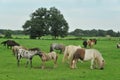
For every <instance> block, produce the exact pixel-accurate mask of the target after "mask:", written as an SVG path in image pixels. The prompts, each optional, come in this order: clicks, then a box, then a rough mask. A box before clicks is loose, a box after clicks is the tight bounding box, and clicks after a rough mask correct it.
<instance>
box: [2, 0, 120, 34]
mask: <svg viewBox="0 0 120 80" xmlns="http://www.w3.org/2000/svg"><path fill="white" fill-rule="evenodd" d="M41 7H45V8H50V7H56V8H57V9H59V10H60V11H61V13H62V14H63V15H64V17H65V19H66V20H67V22H68V24H69V27H70V28H69V31H73V30H74V29H76V28H79V29H83V30H92V29H103V30H110V29H112V30H114V31H116V32H117V31H120V0H0V29H12V30H22V25H23V24H24V23H25V21H26V20H28V19H30V14H31V13H33V12H34V11H35V10H37V9H38V8H41Z"/></svg>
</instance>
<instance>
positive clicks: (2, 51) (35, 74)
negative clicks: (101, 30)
mask: <svg viewBox="0 0 120 80" xmlns="http://www.w3.org/2000/svg"><path fill="white" fill-rule="evenodd" d="M4 40H6V39H0V42H2V41H4ZM14 40H15V41H16V42H18V43H20V44H21V45H23V46H25V47H27V48H33V47H38V48H40V49H41V50H42V51H45V52H49V45H50V44H51V43H53V42H56V43H63V44H65V45H70V44H72V45H81V46H82V40H30V39H14ZM118 40H119V39H116V38H115V39H114V38H112V39H107V40H105V39H99V40H98V43H97V45H95V46H94V48H96V49H98V50H99V51H100V52H101V53H102V55H103V57H104V59H105V69H104V70H98V69H96V70H91V69H90V68H89V67H90V62H84V63H80V62H78V63H77V67H78V68H77V69H70V68H69V65H68V64H66V63H62V57H63V54H59V53H58V56H59V58H58V63H57V64H58V66H57V68H53V61H48V62H46V65H45V66H46V68H45V69H41V68H40V66H41V59H40V58H39V56H35V57H34V58H33V68H30V66H29V65H28V67H27V68H26V67H25V63H26V59H22V60H21V63H20V67H18V66H17V61H16V58H15V57H14V56H13V55H12V51H11V50H10V49H7V48H6V47H4V46H2V45H0V80H83V79H84V80H120V49H117V48H116V43H117V42H119V41H118ZM82 47H83V46H82ZM56 52H59V51H56Z"/></svg>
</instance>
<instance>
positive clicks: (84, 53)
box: [71, 48, 105, 70]
mask: <svg viewBox="0 0 120 80" xmlns="http://www.w3.org/2000/svg"><path fill="white" fill-rule="evenodd" d="M78 59H80V60H82V61H89V60H91V66H90V68H91V69H94V68H99V69H101V70H102V69H104V62H105V61H104V59H103V57H102V55H101V53H100V52H99V51H98V50H96V49H82V48H81V49H77V50H76V52H75V53H74V55H73V59H72V61H71V68H73V69H74V68H76V63H77V61H78Z"/></svg>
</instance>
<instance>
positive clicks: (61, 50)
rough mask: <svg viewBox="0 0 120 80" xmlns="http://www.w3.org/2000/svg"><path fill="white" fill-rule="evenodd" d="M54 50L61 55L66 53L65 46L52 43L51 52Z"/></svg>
mask: <svg viewBox="0 0 120 80" xmlns="http://www.w3.org/2000/svg"><path fill="white" fill-rule="evenodd" d="M54 50H60V53H62V52H64V50H65V45H63V44H58V43H52V44H51V45H50V52H52V51H54Z"/></svg>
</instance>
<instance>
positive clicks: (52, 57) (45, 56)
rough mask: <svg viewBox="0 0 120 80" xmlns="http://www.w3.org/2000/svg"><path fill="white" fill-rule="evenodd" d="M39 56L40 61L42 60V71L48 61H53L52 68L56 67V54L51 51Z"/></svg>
mask: <svg viewBox="0 0 120 80" xmlns="http://www.w3.org/2000/svg"><path fill="white" fill-rule="evenodd" d="M39 56H40V57H41V60H42V69H44V67H45V62H46V61H49V60H54V67H56V66H57V59H58V55H57V54H56V52H53V51H52V52H50V53H48V54H47V53H44V52H41V53H40V55H39Z"/></svg>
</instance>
